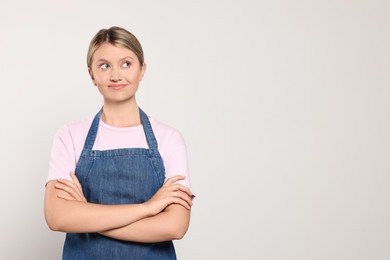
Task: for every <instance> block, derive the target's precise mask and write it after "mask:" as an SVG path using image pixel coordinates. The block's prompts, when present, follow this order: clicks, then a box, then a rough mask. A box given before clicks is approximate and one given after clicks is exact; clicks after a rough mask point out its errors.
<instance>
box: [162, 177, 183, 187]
mask: <svg viewBox="0 0 390 260" xmlns="http://www.w3.org/2000/svg"><path fill="white" fill-rule="evenodd" d="M185 178H186V176H184V175H175V176H173V177H171V178H169V179H167V181H166V182H165V183H164V186H170V185H172V184H173V183H175V182H177V181H179V180H184V179H185Z"/></svg>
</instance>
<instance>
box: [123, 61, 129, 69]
mask: <svg viewBox="0 0 390 260" xmlns="http://www.w3.org/2000/svg"><path fill="white" fill-rule="evenodd" d="M130 65H131V63H130V61H125V62H124V63H123V64H122V67H123V68H130Z"/></svg>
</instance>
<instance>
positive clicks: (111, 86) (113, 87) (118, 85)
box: [108, 84, 127, 90]
mask: <svg viewBox="0 0 390 260" xmlns="http://www.w3.org/2000/svg"><path fill="white" fill-rule="evenodd" d="M126 86H127V84H110V85H108V87H109V88H110V89H114V90H119V89H122V88H124V87H126Z"/></svg>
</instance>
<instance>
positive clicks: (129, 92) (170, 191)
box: [44, 43, 194, 242]
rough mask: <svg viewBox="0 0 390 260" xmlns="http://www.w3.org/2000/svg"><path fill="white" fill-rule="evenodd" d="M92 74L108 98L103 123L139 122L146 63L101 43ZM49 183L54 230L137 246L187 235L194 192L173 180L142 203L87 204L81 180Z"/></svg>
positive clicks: (47, 215)
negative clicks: (138, 99)
mask: <svg viewBox="0 0 390 260" xmlns="http://www.w3.org/2000/svg"><path fill="white" fill-rule="evenodd" d="M88 70H89V74H90V76H91V79H92V81H93V83H94V84H95V86H96V87H97V88H98V90H99V91H100V93H101V94H102V96H103V98H104V107H103V113H102V118H101V119H102V120H103V121H104V122H105V123H107V124H109V125H112V126H115V127H129V126H136V125H140V124H141V120H140V117H139V111H138V105H137V102H136V97H135V94H136V92H137V90H138V87H139V82H140V81H141V80H142V78H143V76H144V74H145V70H146V65H145V64H140V63H139V61H138V59H137V56H136V55H135V54H134V53H133V52H132V51H131V50H129V49H127V48H124V47H118V46H114V45H112V44H109V43H104V44H102V45H101V46H100V47H99V48H98V49H97V50H96V52H95V53H94V55H93V57H92V64H91V67H90V68H88ZM70 174H71V177H72V180H73V182H70V181H67V180H60V179H59V180H54V181H50V182H49V183H48V184H47V185H46V191H45V207H44V208H45V218H46V222H47V224H48V226H49V227H50V229H52V230H55V231H63V232H74V233H78V232H80V233H86V232H99V233H100V234H102V235H105V236H108V237H111V238H115V239H120V240H126V241H134V242H161V241H166V240H174V239H181V238H182V237H183V236H184V235H185V233H186V232H187V229H188V226H189V222H190V211H191V207H192V198H193V197H194V196H193V194H192V192H191V191H190V190H189V189H188V188H187V187H185V186H183V185H180V184H177V183H176V182H177V181H179V180H183V179H184V178H185V177H184V176H180V175H177V176H174V177H171V178H169V179H168V180H166V182H165V183H164V185H163V186H162V187H161V188H160V189H159V190H158V191H157V192H156V194H155V195H154V196H153V197H152V198H151V199H150V200H148V201H146V202H145V203H142V204H124V205H100V204H93V203H89V202H87V200H86V199H85V197H84V194H83V191H82V188H81V185H80V183H79V181H78V179H77V177H76V176H75V175H74V174H73V173H70Z"/></svg>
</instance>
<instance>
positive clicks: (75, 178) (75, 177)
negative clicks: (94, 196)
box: [70, 172, 83, 192]
mask: <svg viewBox="0 0 390 260" xmlns="http://www.w3.org/2000/svg"><path fill="white" fill-rule="evenodd" d="M70 176H71V177H72V180H73V182H74V184H75V185H76V186H77V188H78V189H79V191H80V192H82V191H83V188H82V187H81V183H80V182H79V179H78V178H77V176H76V174H75V173H74V172H70Z"/></svg>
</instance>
